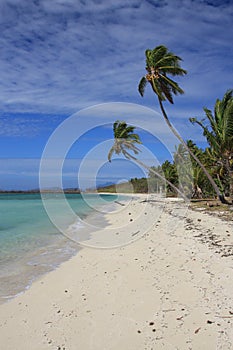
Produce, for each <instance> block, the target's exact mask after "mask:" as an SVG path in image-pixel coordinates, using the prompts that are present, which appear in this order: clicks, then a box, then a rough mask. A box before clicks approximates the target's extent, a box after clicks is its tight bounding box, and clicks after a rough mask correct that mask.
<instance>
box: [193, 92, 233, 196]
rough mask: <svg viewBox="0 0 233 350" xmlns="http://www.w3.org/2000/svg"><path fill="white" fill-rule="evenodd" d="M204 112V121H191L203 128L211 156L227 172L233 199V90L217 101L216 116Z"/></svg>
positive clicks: (206, 110)
mask: <svg viewBox="0 0 233 350" xmlns="http://www.w3.org/2000/svg"><path fill="white" fill-rule="evenodd" d="M204 112H205V114H206V118H205V119H204V120H198V119H197V118H190V121H191V123H193V124H194V123H196V124H198V125H199V126H200V127H201V128H202V130H203V135H204V136H205V137H206V140H207V142H208V144H209V146H210V152H211V155H212V156H214V157H215V159H216V163H217V164H218V165H220V166H221V168H222V171H223V169H225V170H226V173H227V174H228V177H229V187H230V195H231V197H232V198H233V90H228V91H227V92H226V93H225V94H224V96H223V99H222V100H219V99H217V100H216V103H215V108H214V115H213V114H212V112H211V111H210V110H209V109H207V108H204ZM206 121H207V123H206Z"/></svg>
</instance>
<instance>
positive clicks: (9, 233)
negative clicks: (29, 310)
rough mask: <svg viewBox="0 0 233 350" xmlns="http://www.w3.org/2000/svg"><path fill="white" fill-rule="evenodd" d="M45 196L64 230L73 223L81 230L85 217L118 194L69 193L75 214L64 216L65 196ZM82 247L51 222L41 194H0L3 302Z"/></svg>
mask: <svg viewBox="0 0 233 350" xmlns="http://www.w3.org/2000/svg"><path fill="white" fill-rule="evenodd" d="M43 198H44V202H45V204H47V203H49V208H52V210H53V212H54V213H55V214H56V217H57V218H60V220H61V221H62V225H63V229H64V230H66V228H67V229H68V228H69V227H70V226H71V227H74V225H75V229H76V230H82V224H81V223H82V219H84V220H85V217H87V216H88V215H90V214H93V213H94V212H95V211H96V210H97V211H98V208H103V204H104V205H105V206H106V208H108V206H107V204H109V205H110V204H111V203H113V202H114V200H116V198H117V196H115V195H101V196H99V195H92V194H88V195H85V197H84V199H85V200H84V199H83V198H82V195H80V194H67V195H66V199H67V202H68V204H69V206H70V208H72V213H73V214H72V215H70V216H64V199H62V195H59V194H50V193H48V194H46V195H43ZM106 210H108V209H106ZM100 211H102V209H101V210H100ZM79 249H81V248H80V246H79V245H78V244H76V243H74V242H72V241H71V240H69V239H68V238H67V237H66V236H65V235H63V234H61V232H60V231H59V230H58V229H57V228H56V227H55V225H54V224H53V223H52V222H51V221H50V218H49V217H48V214H47V213H46V210H45V208H44V205H43V202H42V199H41V196H40V194H0V267H1V269H0V302H3V301H5V300H7V299H8V298H10V297H12V296H14V295H16V294H18V293H20V292H22V291H23V290H24V289H25V288H27V286H29V285H30V284H31V282H32V281H33V280H34V279H35V278H37V277H38V276H39V275H41V274H43V273H45V272H48V271H50V270H52V269H54V268H56V267H57V266H58V265H59V264H60V263H61V262H62V261H65V260H67V259H69V258H70V257H71V256H72V255H74V254H75V253H76V252H77V251H78V250H79Z"/></svg>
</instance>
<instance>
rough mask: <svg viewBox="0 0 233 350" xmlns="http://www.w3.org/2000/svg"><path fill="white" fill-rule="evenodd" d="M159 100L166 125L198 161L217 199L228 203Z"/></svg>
mask: <svg viewBox="0 0 233 350" xmlns="http://www.w3.org/2000/svg"><path fill="white" fill-rule="evenodd" d="M158 100H159V105H160V108H161V111H162V113H163V117H164V119H165V121H166V123H167V125H168V127H169V128H170V130H171V131H172V132H173V134H174V135H175V136H176V137H177V138H178V140H179V141H180V142H181V143H182V145H183V146H184V147H185V149H186V150H187V151H188V152H189V154H190V155H191V156H192V157H193V159H194V160H195V161H196V162H197V163H198V165H199V166H200V168H201V169H202V171H203V172H204V173H205V175H206V177H207V178H208V180H209V181H210V183H211V185H212V187H213V189H214V191H215V192H216V194H217V196H218V198H219V200H220V201H221V203H224V204H230V203H229V202H228V201H227V200H226V199H225V197H224V195H223V194H222V193H221V192H220V191H219V188H218V186H217V185H216V183H215V181H214V180H213V178H212V176H211V175H210V174H209V173H208V171H207V170H206V168H205V167H204V165H203V164H202V163H201V161H200V160H199V159H198V158H197V157H196V155H195V154H194V153H193V152H192V151H191V150H190V148H189V147H188V146H187V144H186V142H185V141H184V140H183V139H182V137H181V136H180V135H179V134H178V132H177V131H176V129H175V128H174V127H173V126H172V124H171V123H170V121H169V119H168V116H167V113H166V111H165V109H164V107H163V104H162V101H161V99H160V98H159V97H158Z"/></svg>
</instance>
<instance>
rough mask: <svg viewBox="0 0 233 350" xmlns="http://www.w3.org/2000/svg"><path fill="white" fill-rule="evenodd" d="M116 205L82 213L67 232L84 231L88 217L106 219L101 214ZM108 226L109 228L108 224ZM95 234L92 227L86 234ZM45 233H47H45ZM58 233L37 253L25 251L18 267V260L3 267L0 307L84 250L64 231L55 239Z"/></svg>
mask: <svg viewBox="0 0 233 350" xmlns="http://www.w3.org/2000/svg"><path fill="white" fill-rule="evenodd" d="M20 194H24V193H20ZM27 194H28V193H27ZM30 194H33V193H29V195H30ZM110 195H111V194H110ZM103 201H104V199H103ZM113 206H116V204H115V203H114V202H106V201H104V202H103V204H101V205H99V206H97V208H95V209H94V210H96V212H95V213H94V212H90V213H87V214H85V215H83V214H82V217H79V218H78V217H77V218H76V219H75V221H74V222H72V223H70V224H69V226H68V227H67V230H66V231H67V232H68V230H69V229H71V228H73V230H75V231H76V232H82V227H80V228H79V225H80V224H81V226H82V222H84V223H85V220H86V218H88V217H90V218H92V216H94V217H95V219H96V220H97V217H98V215H100V216H103V215H102V214H101V211H104V212H105V211H106V212H108V211H109V210H112V209H113V208H111V207H113ZM108 208H109V209H108ZM92 221H93V220H92ZM94 221H95V220H94ZM99 221H100V220H99ZM101 224H104V221H103V220H101ZM105 225H107V222H106V223H105ZM91 231H94V228H91V227H89V228H88V229H87V230H86V233H87V234H88V233H89V232H91ZM44 232H47V231H46V230H44ZM48 234H49V231H48ZM54 234H55V235H56V236H57V238H56V240H53V241H49V242H48V245H46V246H39V247H37V249H36V250H33V251H25V255H24V256H19V257H18V258H17V265H16V266H14V264H15V262H14V261H13V262H9V264H8V266H7V265H6V264H5V265H2V267H3V270H2V271H1V272H2V273H1V276H0V281H1V296H0V305H1V304H4V303H6V302H9V301H10V300H12V299H14V298H15V297H17V296H18V295H20V294H22V293H24V291H26V290H28V289H30V287H31V285H32V284H33V283H34V282H35V281H37V280H38V279H39V278H41V277H43V276H44V275H46V274H47V273H50V272H51V271H53V270H56V269H57V268H59V266H60V265H61V264H63V263H64V262H66V261H68V260H69V259H71V258H72V257H73V256H75V255H76V254H78V252H79V251H80V250H81V249H82V246H81V245H80V244H77V243H76V242H73V241H72V240H71V239H69V234H67V235H65V234H62V233H61V232H60V233H59V232H56V233H55V232H52V233H51V235H52V236H54ZM49 235H50V234H49ZM35 239H36V237H35Z"/></svg>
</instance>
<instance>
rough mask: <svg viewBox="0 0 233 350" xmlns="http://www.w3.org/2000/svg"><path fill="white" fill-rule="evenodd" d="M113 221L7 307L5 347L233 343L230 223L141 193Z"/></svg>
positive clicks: (110, 349)
mask: <svg viewBox="0 0 233 350" xmlns="http://www.w3.org/2000/svg"><path fill="white" fill-rule="evenodd" d="M158 200H159V201H158ZM106 220H107V222H108V223H109V226H108V228H107V229H99V230H96V233H95V234H93V236H92V237H91V238H90V239H89V240H88V241H84V242H83V243H82V244H84V245H83V249H81V251H80V252H79V253H78V254H77V255H76V256H75V257H73V258H72V259H70V260H69V261H67V262H65V263H63V264H62V265H61V266H60V267H59V268H58V269H57V270H55V271H52V272H50V273H48V274H47V275H45V276H44V277H42V278H41V279H40V280H38V281H36V282H35V283H34V284H33V285H32V286H31V288H30V289H29V290H27V291H26V292H25V293H23V294H21V295H19V296H18V297H16V298H15V299H13V300H11V301H9V302H7V303H5V304H3V305H0V312H1V319H0V339H1V348H2V349H4V350H44V349H48V350H49V349H51V350H53V349H54V350H120V349H122V350H157V349H158V350H160V349H166V350H174V349H178V350H188V349H192V350H202V349H206V350H207V349H208V350H209V349H211V350H212V349H219V350H220V349H222V350H228V349H229V350H230V349H233V299H232V293H233V263H232V253H233V251H232V244H233V230H232V222H231V223H229V222H224V221H222V220H221V219H219V218H217V217H213V216H210V215H208V214H205V213H203V212H201V211H200V212H197V211H192V210H190V209H188V208H187V206H184V204H182V203H181V202H176V201H167V200H166V201H161V200H160V199H158V198H156V197H152V198H150V200H149V201H144V197H143V196H138V197H137V198H135V199H133V200H131V201H130V202H128V203H127V204H126V205H121V204H119V209H118V210H117V212H115V213H114V214H107V215H106ZM73 238H74V239H77V240H78V237H73ZM109 248H111V249H109Z"/></svg>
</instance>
